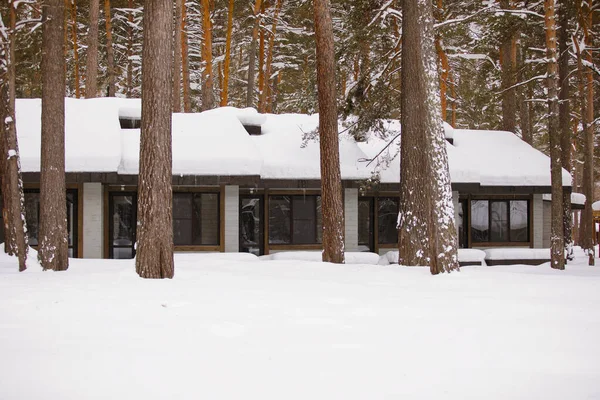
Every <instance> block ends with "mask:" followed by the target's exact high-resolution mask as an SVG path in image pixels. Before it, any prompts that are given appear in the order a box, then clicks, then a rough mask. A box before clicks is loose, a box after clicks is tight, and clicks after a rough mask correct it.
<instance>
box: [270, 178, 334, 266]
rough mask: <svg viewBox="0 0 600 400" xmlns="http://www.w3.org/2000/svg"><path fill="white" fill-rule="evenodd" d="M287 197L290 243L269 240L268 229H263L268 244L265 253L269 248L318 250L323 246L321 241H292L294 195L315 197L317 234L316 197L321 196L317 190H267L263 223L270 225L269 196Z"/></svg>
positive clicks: (316, 230) (315, 214)
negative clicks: (288, 203) (288, 201)
mask: <svg viewBox="0 0 600 400" xmlns="http://www.w3.org/2000/svg"><path fill="white" fill-rule="evenodd" d="M286 196H287V197H289V198H290V243H285V244H273V243H271V242H270V241H269V239H270V238H269V236H268V235H269V229H268V228H267V229H265V242H266V245H268V247H265V254H268V253H267V249H271V250H320V249H322V248H323V244H322V243H301V244H300V243H294V200H293V198H294V197H300V196H304V197H314V198H315V213H314V216H315V237H318V236H319V232H318V225H317V220H318V215H317V209H316V206H317V201H316V198H317V197H321V193H320V192H317V191H313V190H298V191H278V190H273V191H269V193H267V194H265V199H268V200H267V201H265V203H266V210H265V212H266V214H265V215H266V220H265V225H266V226H269V225H270V214H269V211H270V205H271V198H272V197H286Z"/></svg>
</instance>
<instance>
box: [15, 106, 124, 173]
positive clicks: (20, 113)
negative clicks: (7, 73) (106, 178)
mask: <svg viewBox="0 0 600 400" xmlns="http://www.w3.org/2000/svg"><path fill="white" fill-rule="evenodd" d="M112 100H113V99H106V98H98V99H89V100H77V99H71V98H66V99H65V109H66V110H68V111H66V115H65V170H66V171H67V172H114V171H116V170H117V167H118V165H119V162H120V161H121V147H120V146H117V145H115V143H119V136H120V125H119V118H118V111H119V107H118V104H117V103H116V102H115V101H112ZM41 110H42V102H41V100H40V99H17V102H16V119H17V135H18V137H19V151H20V156H21V168H22V171H23V172H39V171H40V154H41V125H42V123H41Z"/></svg>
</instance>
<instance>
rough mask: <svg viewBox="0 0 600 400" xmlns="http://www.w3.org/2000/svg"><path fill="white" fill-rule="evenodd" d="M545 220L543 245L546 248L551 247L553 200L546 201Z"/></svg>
mask: <svg viewBox="0 0 600 400" xmlns="http://www.w3.org/2000/svg"><path fill="white" fill-rule="evenodd" d="M543 215H544V222H543V226H544V229H543V239H542V246H543V247H544V248H550V227H551V222H552V218H551V217H552V202H551V201H544V213H543Z"/></svg>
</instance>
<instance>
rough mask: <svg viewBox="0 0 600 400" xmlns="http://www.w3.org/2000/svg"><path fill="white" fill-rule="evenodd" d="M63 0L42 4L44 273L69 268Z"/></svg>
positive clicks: (41, 183) (42, 248) (41, 221)
mask: <svg viewBox="0 0 600 400" xmlns="http://www.w3.org/2000/svg"><path fill="white" fill-rule="evenodd" d="M64 10H65V3H64V1H63V0H45V1H44V3H43V5H42V18H43V21H44V22H43V33H42V37H43V40H42V154H41V164H40V233H39V237H40V244H39V251H38V257H39V259H40V263H41V264H42V268H43V269H44V270H48V269H50V270H54V271H64V270H66V269H67V268H68V267H69V259H68V256H69V248H68V240H67V211H66V207H65V204H66V203H67V199H66V187H65V67H64V66H65V59H64V46H65V45H64V25H63V21H64Z"/></svg>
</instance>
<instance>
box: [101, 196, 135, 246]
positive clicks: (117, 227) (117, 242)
mask: <svg viewBox="0 0 600 400" xmlns="http://www.w3.org/2000/svg"><path fill="white" fill-rule="evenodd" d="M108 203H109V214H108V243H109V246H108V253H109V258H133V257H134V256H135V238H136V236H135V234H136V232H135V229H136V224H137V194H136V193H133V192H130V193H126V192H113V193H110V195H109V202H108Z"/></svg>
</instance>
